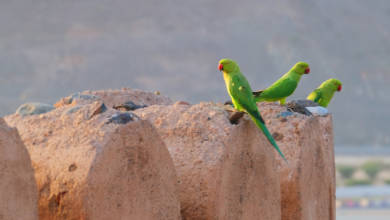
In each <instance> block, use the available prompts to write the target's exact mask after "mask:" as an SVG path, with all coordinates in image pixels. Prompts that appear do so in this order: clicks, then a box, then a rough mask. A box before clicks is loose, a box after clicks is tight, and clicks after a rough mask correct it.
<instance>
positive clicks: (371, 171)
mask: <svg viewBox="0 0 390 220" xmlns="http://www.w3.org/2000/svg"><path fill="white" fill-rule="evenodd" d="M384 167H385V165H384V164H383V162H382V161H368V162H366V163H364V164H363V166H362V169H363V170H364V171H365V172H366V173H367V175H368V176H369V177H370V178H371V179H375V177H376V175H377V174H378V172H379V171H381V170H382V169H383V168H384Z"/></svg>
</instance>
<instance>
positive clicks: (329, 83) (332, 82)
mask: <svg viewBox="0 0 390 220" xmlns="http://www.w3.org/2000/svg"><path fill="white" fill-rule="evenodd" d="M322 85H323V87H328V88H331V89H332V90H333V91H338V92H340V91H341V89H342V87H343V84H342V83H341V81H340V80H338V79H328V80H326V81H325V82H323V83H322Z"/></svg>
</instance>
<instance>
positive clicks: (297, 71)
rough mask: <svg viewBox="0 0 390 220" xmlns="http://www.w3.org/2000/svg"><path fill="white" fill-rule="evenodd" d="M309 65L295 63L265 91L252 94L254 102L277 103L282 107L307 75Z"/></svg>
mask: <svg viewBox="0 0 390 220" xmlns="http://www.w3.org/2000/svg"><path fill="white" fill-rule="evenodd" d="M309 73H310V68H309V64H307V63H305V62H298V63H296V64H295V65H294V66H293V68H291V69H290V70H289V71H288V72H287V73H286V74H284V75H283V76H282V77H281V78H280V79H278V80H277V81H276V82H274V84H272V85H271V86H270V87H268V88H266V89H265V90H260V91H256V92H253V95H254V96H255V100H256V102H264V101H266V102H275V101H279V102H280V104H281V105H284V103H285V102H286V98H287V97H288V96H290V95H291V94H293V92H294V91H295V89H296V88H297V86H298V83H299V80H300V79H301V76H302V75H303V74H309Z"/></svg>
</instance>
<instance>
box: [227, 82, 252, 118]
mask: <svg viewBox="0 0 390 220" xmlns="http://www.w3.org/2000/svg"><path fill="white" fill-rule="evenodd" d="M232 82H233V84H234V86H232V92H233V93H234V94H235V95H234V99H235V102H236V103H237V104H239V105H240V107H242V108H243V109H245V110H246V111H247V112H248V113H250V112H253V111H256V110H257V106H256V102H255V101H254V98H253V95H252V89H251V88H250V85H249V83H248V81H247V80H246V78H245V77H244V76H243V75H236V76H233V77H232Z"/></svg>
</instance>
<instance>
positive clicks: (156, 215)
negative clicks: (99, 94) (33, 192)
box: [6, 101, 180, 220]
mask: <svg viewBox="0 0 390 220" xmlns="http://www.w3.org/2000/svg"><path fill="white" fill-rule="evenodd" d="M6 120H7V122H8V123H9V124H10V125H12V126H15V127H17V128H18V130H19V133H20V134H21V138H22V140H23V141H24V143H25V145H26V146H27V149H28V151H29V153H30V155H31V159H32V162H33V167H34V169H35V177H36V180H37V185H38V189H39V203H38V204H39V216H40V219H42V220H43V219H50V220H52V219H94V220H95V219H145V220H147V219H150V220H152V219H177V220H178V219H180V204H179V201H178V199H177V192H176V191H177V188H176V185H177V181H176V173H175V168H174V166H173V163H172V159H171V158H170V156H169V153H168V150H167V149H166V147H165V145H164V143H163V141H162V140H161V139H160V137H159V135H158V133H157V132H156V130H155V129H154V127H153V126H152V125H151V124H150V123H149V122H147V121H144V120H140V119H138V118H137V117H136V116H134V115H132V114H126V113H124V114H120V112H118V111H116V110H113V109H107V110H105V108H104V106H103V105H102V103H101V102H99V101H98V102H93V103H91V104H86V105H79V106H70V107H68V106H64V107H62V108H57V109H56V110H54V111H52V112H49V113H46V114H42V115H36V116H26V117H21V116H19V115H11V116H8V117H7V118H6Z"/></svg>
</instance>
